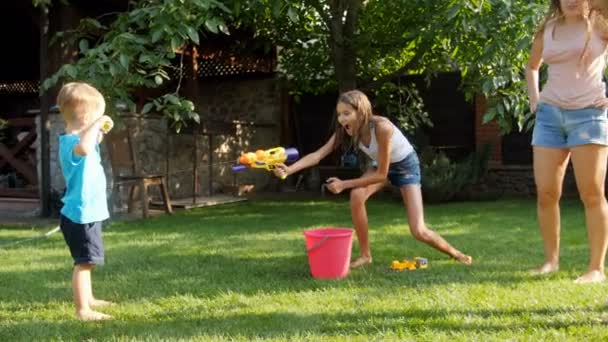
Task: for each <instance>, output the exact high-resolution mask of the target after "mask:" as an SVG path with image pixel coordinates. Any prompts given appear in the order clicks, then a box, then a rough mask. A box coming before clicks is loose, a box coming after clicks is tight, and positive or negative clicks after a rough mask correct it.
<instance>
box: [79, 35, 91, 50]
mask: <svg viewBox="0 0 608 342" xmlns="http://www.w3.org/2000/svg"><path fill="white" fill-rule="evenodd" d="M78 48H79V49H80V52H85V51H87V50H88V49H89V41H88V40H86V39H84V38H83V39H81V40H80V41H79V42H78Z"/></svg>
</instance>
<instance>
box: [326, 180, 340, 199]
mask: <svg viewBox="0 0 608 342" xmlns="http://www.w3.org/2000/svg"><path fill="white" fill-rule="evenodd" d="M327 189H328V190H329V191H331V192H332V193H334V194H336V195H337V194H339V193H341V192H342V191H343V190H344V182H343V181H342V180H341V179H340V178H337V177H329V178H328V179H327Z"/></svg>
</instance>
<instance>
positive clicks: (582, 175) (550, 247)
mask: <svg viewBox="0 0 608 342" xmlns="http://www.w3.org/2000/svg"><path fill="white" fill-rule="evenodd" d="M588 5H589V4H588V2H587V1H583V0H552V1H551V5H550V10H549V15H548V16H547V19H546V20H545V22H544V23H543V24H542V25H541V26H540V29H539V30H538V32H537V34H536V36H535V37H534V42H533V44H532V50H531V52H530V60H529V62H528V68H527V72H526V79H527V82H528V95H529V99H530V109H531V110H532V111H533V112H536V123H535V126H534V131H533V135H532V145H533V151H534V178H535V182H536V190H537V212H538V222H539V226H540V231H541V235H542V238H543V242H544V250H545V262H544V264H543V265H541V266H540V267H538V268H536V269H534V270H532V272H533V273H534V274H546V273H551V272H556V271H557V270H558V269H559V232H560V212H559V199H560V196H561V190H562V182H563V179H564V174H565V172H566V167H567V165H568V160H569V159H570V158H571V159H572V165H573V167H574V175H575V178H576V184H577V187H578V191H579V194H580V197H581V200H582V201H583V204H584V207H585V219H586V223H587V233H588V238H589V249H590V262H589V266H588V269H587V272H586V273H585V274H583V275H582V276H580V277H579V278H577V279H576V280H575V282H577V283H596V282H601V281H604V279H605V275H604V259H605V256H606V248H607V246H608V205H607V203H606V198H605V196H604V180H605V177H606V158H607V157H608V148H607V147H606V145H608V136H607V130H608V124H607V120H606V111H605V108H606V107H607V105H608V101H607V100H606V97H605V92H606V87H605V84H604V82H602V74H603V72H604V68H605V63H606V62H605V60H606V46H607V40H608V35H607V34H606V31H605V30H604V29H602V28H601V27H600V25H599V22H598V21H597V20H595V19H594V18H593V17H590V16H588V15H587V14H588V13H589V9H588ZM543 62H544V63H546V64H548V66H549V68H548V76H549V77H548V80H547V83H546V84H545V86H544V88H543V90H542V92H539V86H538V70H539V68H540V66H541V65H542V63H543Z"/></svg>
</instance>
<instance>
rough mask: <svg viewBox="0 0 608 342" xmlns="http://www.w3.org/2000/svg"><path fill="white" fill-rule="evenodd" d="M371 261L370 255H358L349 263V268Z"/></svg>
mask: <svg viewBox="0 0 608 342" xmlns="http://www.w3.org/2000/svg"><path fill="white" fill-rule="evenodd" d="M371 263H372V257H366V256H360V257H358V258H357V259H355V260H353V261H352V262H351V263H350V268H357V267H361V266H363V265H368V264H371Z"/></svg>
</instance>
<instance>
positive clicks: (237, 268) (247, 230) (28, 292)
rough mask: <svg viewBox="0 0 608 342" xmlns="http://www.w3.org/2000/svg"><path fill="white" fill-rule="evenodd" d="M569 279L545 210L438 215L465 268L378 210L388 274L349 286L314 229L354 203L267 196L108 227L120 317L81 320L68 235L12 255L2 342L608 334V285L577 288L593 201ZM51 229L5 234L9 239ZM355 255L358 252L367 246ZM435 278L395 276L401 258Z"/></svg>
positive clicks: (567, 237)
mask: <svg viewBox="0 0 608 342" xmlns="http://www.w3.org/2000/svg"><path fill="white" fill-rule="evenodd" d="M562 208H563V210H562V222H563V223H562V225H563V233H562V262H561V271H560V272H559V273H557V274H555V275H551V276H548V277H544V278H535V277H531V276H529V275H528V274H527V272H526V271H527V270H528V269H530V268H532V267H535V266H538V265H539V264H540V263H541V262H542V260H543V254H542V243H541V240H540V234H539V233H538V228H537V226H536V214H535V204H534V201H532V200H503V201H497V202H469V203H454V204H444V205H429V206H427V207H426V216H427V221H428V223H429V225H430V226H431V227H433V228H434V229H435V230H437V231H438V232H439V233H441V234H442V235H443V236H444V237H445V238H446V239H447V240H448V241H450V242H451V243H453V244H454V245H455V246H456V247H458V248H460V249H462V250H463V251H465V252H467V253H470V254H471V255H473V257H474V266H472V267H465V266H462V265H459V264H457V263H455V262H454V261H451V260H449V259H448V258H447V257H446V256H444V255H443V254H441V253H439V252H436V251H435V250H433V249H431V248H430V247H428V246H426V245H423V244H422V243H419V242H417V241H415V240H414V239H413V238H412V237H411V235H410V233H409V231H408V227H407V224H406V220H405V212H404V209H403V207H402V205H401V204H400V203H399V202H396V201H390V200H371V201H370V204H369V207H368V213H369V216H370V227H371V228H370V236H371V245H372V253H373V256H374V264H373V265H371V266H369V267H367V268H364V269H357V270H354V271H352V272H351V273H350V275H349V276H348V277H347V278H346V279H343V280H316V279H313V278H311V277H310V275H309V266H308V261H307V256H306V254H305V252H304V236H303V230H304V229H307V228H313V227H329V226H337V227H350V226H351V222H350V214H349V209H348V202H347V201H346V199H337V200H331V201H330V200H314V201H303V200H300V201H256V202H253V201H252V202H243V203H238V204H231V205H225V206H218V207H211V208H203V209H199V210H193V211H188V212H180V213H177V214H176V215H174V216H163V217H158V218H153V219H149V220H145V221H130V222H115V223H113V224H111V225H110V226H109V227H107V229H106V230H105V233H104V234H105V235H104V238H105V243H106V261H107V264H106V265H105V266H103V267H100V268H98V269H97V270H95V272H94V274H93V280H94V282H93V283H94V290H95V294H96V296H97V297H99V298H103V299H107V300H112V301H115V302H117V303H118V305H116V306H114V307H111V308H108V309H106V310H101V311H104V312H106V313H108V314H111V315H113V316H114V317H115V318H116V319H115V320H114V321H108V322H96V323H83V322H79V321H76V320H75V319H74V318H73V306H72V302H71V290H70V276H71V258H70V256H69V252H68V249H67V247H66V246H65V244H64V242H63V238H62V236H61V234H55V235H52V236H51V237H50V238H48V239H43V240H36V241H31V242H28V243H24V244H19V245H14V246H10V247H6V248H0V260H1V262H0V289H1V291H0V341H19V340H23V341H39V340H59V341H61V340H66V341H75V340H121V341H122V340H127V341H134V340H146V341H148V340H191V339H192V340H243V341H250V340H314V341H318V340H323V341H327V340H330V341H332V340H351V341H352V340H356V341H368V340H425V341H452V340H467V341H470V340H478V341H488V340H499V341H506V340H509V341H538V340H556V341H563V340H586V341H591V340H604V341H605V340H607V339H608V327H607V326H606V325H604V324H602V323H600V322H599V320H600V319H601V318H602V317H603V316H604V315H605V314H608V310H607V308H606V302H607V301H608V292H607V291H606V285H576V284H573V282H572V280H573V279H574V278H575V277H576V276H578V275H580V274H581V273H582V272H584V271H585V269H586V264H587V260H588V254H587V252H588V249H587V238H586V230H585V226H584V215H583V211H582V208H581V205H580V204H579V203H578V201H565V202H564V203H563V204H562ZM46 230H48V228H45V229H36V230H24V229H16V228H14V227H12V228H11V227H4V228H3V229H0V244H5V243H7V242H9V241H11V240H14V239H22V238H27V237H32V236H36V235H37V234H41V233H43V232H45V231H46ZM353 255H358V248H357V244H356V242H355V243H354V244H353ZM406 256H409V257H413V256H424V257H427V258H428V259H429V263H430V268H429V269H427V270H419V271H414V272H405V273H392V272H389V271H388V266H389V265H390V262H391V261H392V260H393V259H397V258H403V257H406Z"/></svg>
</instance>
